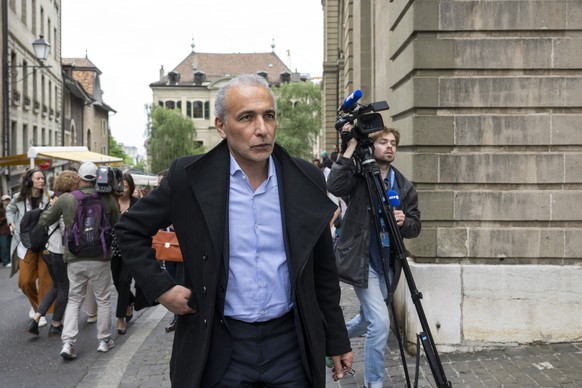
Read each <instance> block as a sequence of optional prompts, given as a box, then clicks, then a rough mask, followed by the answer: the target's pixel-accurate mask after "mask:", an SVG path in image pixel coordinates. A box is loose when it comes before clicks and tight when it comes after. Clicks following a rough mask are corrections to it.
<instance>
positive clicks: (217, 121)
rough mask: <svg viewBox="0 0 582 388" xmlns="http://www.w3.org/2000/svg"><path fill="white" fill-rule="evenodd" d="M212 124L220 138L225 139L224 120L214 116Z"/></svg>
mask: <svg viewBox="0 0 582 388" xmlns="http://www.w3.org/2000/svg"><path fill="white" fill-rule="evenodd" d="M214 126H215V127H216V130H217V131H218V134H219V135H220V137H221V138H223V139H226V132H225V131H224V122H223V121H222V120H221V119H219V118H218V117H215V118H214Z"/></svg>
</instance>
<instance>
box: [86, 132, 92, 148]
mask: <svg viewBox="0 0 582 388" xmlns="http://www.w3.org/2000/svg"><path fill="white" fill-rule="evenodd" d="M87 148H88V149H89V151H91V129H87Z"/></svg>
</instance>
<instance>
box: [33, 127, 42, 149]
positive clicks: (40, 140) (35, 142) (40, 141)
mask: <svg viewBox="0 0 582 388" xmlns="http://www.w3.org/2000/svg"><path fill="white" fill-rule="evenodd" d="M37 140H38V143H37ZM32 145H33V146H34V145H42V139H39V138H38V127H37V126H36V125H35V126H33V127H32Z"/></svg>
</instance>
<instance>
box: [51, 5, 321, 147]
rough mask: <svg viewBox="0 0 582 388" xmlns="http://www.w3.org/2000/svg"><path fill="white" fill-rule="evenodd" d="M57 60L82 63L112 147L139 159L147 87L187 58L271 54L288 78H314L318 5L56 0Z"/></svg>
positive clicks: (148, 95)
mask: <svg viewBox="0 0 582 388" xmlns="http://www.w3.org/2000/svg"><path fill="white" fill-rule="evenodd" d="M61 12H62V14H61V17H62V19H61V24H62V30H61V34H62V35H61V36H62V46H61V50H62V57H63V58H83V57H85V56H87V58H89V60H90V61H91V62H93V64H94V65H95V66H96V67H97V68H98V69H99V70H100V71H101V73H102V74H101V76H100V81H101V88H102V89H103V91H104V94H103V100H104V101H105V103H106V104H107V105H109V106H110V107H112V108H113V109H114V110H115V111H117V113H111V114H110V121H109V125H110V128H111V132H112V135H113V137H114V138H115V140H116V141H118V142H120V143H123V144H124V145H126V146H135V147H138V149H140V151H143V143H144V140H145V136H144V133H145V125H146V114H145V109H144V105H145V104H151V102H152V91H151V89H150V88H149V84H150V83H152V82H155V81H158V80H159V70H160V67H161V66H163V67H164V70H165V71H166V73H167V72H169V71H171V70H172V69H174V68H175V67H176V66H177V65H178V64H179V63H180V62H181V61H182V60H183V59H185V58H186V57H187V56H188V55H189V54H190V52H191V50H192V47H191V44H192V39H194V44H195V48H194V49H195V51H197V52H206V53H233V52H234V53H237V52H240V53H259V52H271V44H272V42H273V40H274V43H275V53H276V54H277V55H278V56H279V58H281V60H282V61H283V62H284V63H285V64H286V65H287V66H288V67H289V68H290V69H291V70H293V71H298V72H300V73H309V74H310V75H311V76H312V77H320V76H321V74H322V62H323V10H322V6H321V0H294V1H282V0H246V1H242V0H206V1H202V0H62V3H61Z"/></svg>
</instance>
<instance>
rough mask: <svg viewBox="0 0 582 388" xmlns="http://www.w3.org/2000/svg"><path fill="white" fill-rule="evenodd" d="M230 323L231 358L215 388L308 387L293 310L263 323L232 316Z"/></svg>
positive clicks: (228, 320)
mask: <svg viewBox="0 0 582 388" xmlns="http://www.w3.org/2000/svg"><path fill="white" fill-rule="evenodd" d="M227 323H228V328H229V331H230V333H231V335H232V345H233V347H232V357H231V359H230V362H229V364H228V367H227V369H226V372H225V374H224V376H223V377H222V380H221V381H220V383H219V384H218V385H216V386H215V387H217V388H233V387H248V388H251V387H253V388H263V387H264V388H266V387H278V388H302V387H309V381H308V379H307V376H306V375H305V370H304V369H303V365H302V363H301V354H300V351H299V344H298V342H297V335H296V333H295V322H294V318H293V313H292V312H291V313H287V314H285V315H284V316H282V317H280V318H277V319H273V320H271V321H268V322H264V323H263V322H261V323H245V322H241V321H237V320H235V319H229V318H227Z"/></svg>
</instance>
